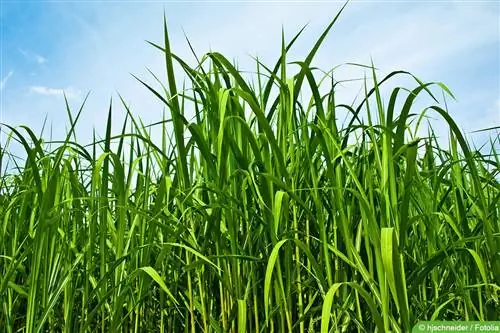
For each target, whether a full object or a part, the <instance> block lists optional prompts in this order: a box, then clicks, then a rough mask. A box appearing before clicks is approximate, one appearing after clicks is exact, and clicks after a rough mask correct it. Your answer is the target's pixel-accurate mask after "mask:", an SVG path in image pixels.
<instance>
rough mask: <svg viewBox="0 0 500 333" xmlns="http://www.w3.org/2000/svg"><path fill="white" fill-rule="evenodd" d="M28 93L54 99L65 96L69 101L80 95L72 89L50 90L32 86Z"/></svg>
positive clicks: (79, 92) (49, 88)
mask: <svg viewBox="0 0 500 333" xmlns="http://www.w3.org/2000/svg"><path fill="white" fill-rule="evenodd" d="M30 92H32V93H35V94H39V95H44V96H54V97H62V96H64V95H65V94H66V97H67V98H69V99H72V98H77V97H79V96H80V95H81V91H79V90H76V89H74V88H72V87H68V88H66V89H61V88H51V87H44V86H32V87H30Z"/></svg>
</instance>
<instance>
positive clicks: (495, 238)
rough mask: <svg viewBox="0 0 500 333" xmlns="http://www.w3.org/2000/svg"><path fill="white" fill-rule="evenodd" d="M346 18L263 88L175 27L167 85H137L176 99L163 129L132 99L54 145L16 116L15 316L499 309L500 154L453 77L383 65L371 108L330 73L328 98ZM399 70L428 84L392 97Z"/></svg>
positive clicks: (10, 258)
mask: <svg viewBox="0 0 500 333" xmlns="http://www.w3.org/2000/svg"><path fill="white" fill-rule="evenodd" d="M339 14H340V13H339ZM337 18H338V15H337V17H336V18H335V19H334V20H333V21H332V23H331V24H330V25H329V26H328V27H327V29H326V30H325V32H324V33H323V34H322V35H321V36H320V38H319V39H318V41H317V42H316V43H315V44H314V46H313V48H312V50H311V52H310V53H309V54H308V56H307V57H306V59H304V60H303V61H302V62H298V63H296V64H297V65H298V71H297V72H296V73H294V74H293V75H289V74H288V71H289V70H290V68H289V67H288V66H287V52H288V51H289V49H290V48H291V47H292V45H293V43H294V42H295V40H296V39H297V37H298V36H299V35H300V33H299V34H298V35H297V36H296V37H295V38H294V39H292V41H291V42H290V43H288V44H286V43H285V42H284V41H283V43H282V53H281V56H280V58H279V59H278V61H277V62H276V63H275V64H274V66H273V67H267V66H265V65H264V64H262V63H260V62H258V61H257V63H256V65H257V68H258V70H257V74H256V79H257V83H256V84H253V83H252V82H250V81H248V80H246V79H245V78H244V77H243V74H242V72H241V71H239V70H238V69H236V68H235V67H234V66H233V64H232V63H231V62H230V61H228V60H227V59H226V58H225V57H224V56H223V55H222V54H219V53H216V52H212V53H207V54H205V55H204V56H203V57H202V58H198V59H199V60H198V63H197V64H196V66H194V67H191V66H189V65H188V64H187V63H186V62H184V61H183V60H182V59H180V58H179V57H177V56H176V55H175V54H174V53H172V51H171V50H170V45H169V39H168V33H167V28H166V24H165V40H164V42H163V43H162V45H157V44H152V45H153V46H154V47H156V48H157V49H158V50H159V51H161V53H162V54H163V56H164V58H165V69H166V74H167V83H166V84H165V85H163V84H161V81H160V80H158V83H159V84H161V88H160V89H155V88H154V87H153V86H152V85H149V84H148V83H146V82H144V81H141V82H142V83H143V84H144V85H145V86H146V88H147V89H150V90H151V92H152V93H153V95H155V96H156V98H159V99H160V100H161V101H162V102H163V103H164V104H165V107H166V109H167V110H168V112H169V116H168V117H164V119H162V120H161V121H160V122H158V123H157V124H155V125H154V126H155V127H158V128H160V129H161V133H162V135H161V138H160V139H159V140H158V141H156V140H155V137H154V136H153V135H151V134H150V133H151V132H150V130H151V127H149V126H145V125H143V124H142V122H141V121H140V119H136V118H135V117H134V116H133V114H132V112H131V110H129V109H128V107H127V105H126V104H125V103H123V101H122V106H123V109H124V110H125V112H126V113H127V118H126V120H125V122H124V123H123V130H122V131H121V132H120V133H118V134H113V133H112V130H111V128H112V107H111V106H110V109H109V116H108V120H107V130H106V135H105V138H104V139H103V140H97V139H95V140H93V142H92V143H91V144H89V145H86V146H84V145H80V144H79V143H78V142H77V140H76V138H74V132H75V126H76V124H77V122H78V118H79V115H80V114H81V112H82V109H80V110H79V111H78V112H77V113H76V116H75V115H74V113H73V112H71V110H70V109H69V107H67V111H68V116H69V123H70V130H69V131H68V134H67V137H66V138H65V140H63V141H62V142H60V143H59V145H58V146H57V147H56V148H54V149H49V148H48V147H49V146H48V145H46V144H43V143H42V141H41V138H39V137H37V136H36V135H35V134H34V133H33V132H32V131H31V130H30V129H29V128H27V127H21V128H14V127H11V126H9V125H4V126H6V127H7V128H9V139H10V140H16V141H18V142H20V143H21V144H22V146H23V147H24V149H25V151H26V154H27V158H26V160H25V161H24V164H23V165H17V164H16V167H15V168H14V171H12V169H8V168H6V165H9V163H10V164H12V163H15V159H13V158H11V155H10V154H9V152H8V146H6V147H4V148H3V150H2V151H1V155H0V164H1V165H3V167H0V170H2V171H1V172H2V174H1V175H0V188H1V194H0V304H1V311H0V327H2V328H3V330H4V331H5V332H9V333H12V332H27V333H32V332H90V331H93V332H193V333H194V332H239V333H243V332H301V333H304V332H325V333H326V332H409V331H410V330H411V327H412V326H413V325H414V324H415V323H416V322H417V321H419V320H431V319H436V320H493V319H498V312H496V311H497V310H498V306H499V304H498V297H499V286H498V281H500V260H499V259H500V258H499V257H500V252H499V251H500V230H499V229H500V227H499V222H498V221H500V211H499V204H498V202H499V197H500V185H499V182H498V172H499V166H500V163H499V158H498V154H497V153H496V152H495V151H494V149H492V153H491V154H490V155H486V154H484V153H481V152H480V151H478V150H474V149H472V148H471V147H470V146H469V144H468V142H467V141H466V139H465V137H464V136H463V134H462V133H461V132H460V130H459V129H458V127H457V125H456V124H455V122H454V121H453V119H452V118H451V117H450V116H449V114H448V112H447V111H446V108H442V107H441V106H439V103H438V102H437V100H436V99H435V98H434V95H433V93H432V91H431V89H434V88H438V89H440V90H441V91H443V92H444V93H445V94H449V95H451V93H450V92H449V90H448V89H447V88H446V86H444V85H443V84H441V83H424V82H421V81H420V80H418V79H417V78H416V77H414V76H413V75H412V74H410V73H407V72H403V71H398V72H393V73H391V74H389V75H388V76H386V77H385V78H383V79H382V80H379V79H378V78H377V76H376V71H375V69H374V67H373V65H372V66H367V68H368V70H369V73H370V76H371V78H370V79H367V80H365V85H364V86H365V94H364V98H363V99H362V101H361V102H359V103H358V104H357V105H347V104H341V103H339V102H338V101H337V97H338V96H337V95H336V89H337V82H335V81H334V79H333V78H332V77H331V76H330V74H327V75H326V76H325V78H326V80H323V82H327V83H329V84H330V86H329V87H327V88H328V89H327V93H321V92H320V84H321V82H322V80H318V79H317V77H316V76H317V75H316V73H314V71H313V68H312V65H311V64H312V60H313V57H314V55H315V53H316V51H317V50H318V48H319V47H320V45H321V43H322V42H323V40H324V38H325V36H326V35H327V33H328V32H329V31H330V30H331V28H332V27H333V25H334V23H335V21H336V20H337ZM174 64H176V66H180V67H181V68H182V69H183V70H184V72H185V74H186V77H187V78H188V80H189V85H188V86H189V87H190V89H178V87H177V86H176V78H175V77H174ZM395 76H409V77H411V78H413V79H414V86H413V87H411V88H409V89H405V88H403V87H398V88H395V89H394V90H392V93H391V94H390V97H389V102H388V104H387V105H384V102H383V96H382V94H381V92H380V88H381V86H382V85H383V84H385V83H386V82H387V81H390V80H391V79H392V78H393V77H395ZM323 79H324V78H323ZM321 87H325V84H324V83H323V84H322V85H321ZM304 91H310V96H311V97H310V99H307V100H305V101H303V100H302V99H300V98H299V96H300V95H301V93H302V92H304ZM422 95H427V96H430V99H433V102H432V105H430V106H429V107H428V108H427V109H426V110H425V111H424V112H427V113H430V112H433V113H434V114H437V115H439V116H440V117H442V118H444V120H445V121H446V123H447V124H448V125H449V129H450V132H449V137H450V146H449V148H443V147H442V146H440V144H439V142H438V140H437V138H436V136H435V135H434V133H433V131H432V129H429V134H428V136H426V137H418V136H417V135H416V134H417V130H418V126H419V125H418V124H419V123H420V122H421V120H422V118H423V117H424V113H414V111H413V110H412V105H413V102H414V100H415V98H416V97H417V96H422ZM434 101H435V104H434ZM398 103H400V104H401V105H402V106H401V108H397V107H396V105H398ZM190 110H191V111H193V112H194V115H195V116H194V117H193V119H192V120H188V119H187V113H188V112H190ZM346 113H347V114H348V118H347V119H348V121H347V123H346V124H345V125H343V126H340V124H339V123H338V122H337V118H338V117H339V114H346ZM363 114H364V115H365V116H364V117H363V116H362V115H363ZM365 118H366V119H365ZM494 144H495V142H493V143H492V148H493V146H494ZM5 170H10V171H5Z"/></svg>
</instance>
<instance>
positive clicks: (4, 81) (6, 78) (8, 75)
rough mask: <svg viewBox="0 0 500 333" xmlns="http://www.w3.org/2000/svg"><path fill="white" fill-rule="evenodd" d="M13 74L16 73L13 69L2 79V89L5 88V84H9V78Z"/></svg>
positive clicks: (0, 83) (0, 82) (0, 89)
mask: <svg viewBox="0 0 500 333" xmlns="http://www.w3.org/2000/svg"><path fill="white" fill-rule="evenodd" d="M12 74H14V72H13V71H10V72H9V73H8V74H7V76H6V77H4V78H3V79H2V81H0V91H2V90H3V88H4V87H5V85H6V84H7V81H8V80H9V78H10V77H11V76H12Z"/></svg>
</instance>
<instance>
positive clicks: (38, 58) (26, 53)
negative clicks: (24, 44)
mask: <svg viewBox="0 0 500 333" xmlns="http://www.w3.org/2000/svg"><path fill="white" fill-rule="evenodd" d="M19 52H21V54H22V55H23V56H24V57H25V58H26V59H27V60H29V61H34V62H36V63H37V64H39V65H43V64H45V63H46V62H47V58H45V57H42V56H41V55H39V54H37V53H34V52H30V51H26V50H22V49H19Z"/></svg>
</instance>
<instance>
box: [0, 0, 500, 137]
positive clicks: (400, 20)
mask: <svg viewBox="0 0 500 333" xmlns="http://www.w3.org/2000/svg"><path fill="white" fill-rule="evenodd" d="M342 4H343V2H335V1H322V2H314V1H313V2H305V1H304V2H285V1H282V2H262V1H261V2H257V1H246V2H236V1H231V2H220V1H190V2H181V1H176V2H167V1H106V2H104V1H9V0H0V22H1V23H0V24H1V61H0V62H1V64H0V65H1V66H0V83H1V85H0V94H1V114H2V120H1V121H2V122H4V123H7V124H10V125H21V124H24V125H28V126H30V127H32V128H33V129H34V130H35V131H37V132H38V131H40V129H41V127H42V124H43V121H44V119H45V116H47V120H48V122H49V123H51V124H52V128H53V133H54V139H60V138H62V137H63V135H64V133H65V128H66V127H67V126H68V121H67V116H66V111H65V106H64V100H63V98H62V94H63V91H64V92H65V93H66V95H67V97H68V99H69V102H70V105H71V107H72V108H74V109H75V110H76V109H77V108H78V107H79V105H80V104H81V103H82V101H83V99H84V97H85V95H86V94H87V93H88V92H90V97H89V100H88V102H87V105H86V107H85V109H84V113H83V116H82V120H81V122H80V123H79V125H78V135H79V137H80V138H81V140H82V142H88V141H89V140H90V138H91V133H92V128H93V127H95V128H96V129H97V131H98V132H100V133H101V134H103V133H104V123H105V118H106V115H107V109H108V105H109V101H110V98H112V97H113V100H114V102H118V98H117V92H119V93H120V94H121V95H123V96H124V98H125V99H126V101H127V102H128V103H130V107H131V109H132V111H133V112H134V114H136V115H139V116H141V117H142V118H143V119H144V121H145V122H146V123H148V122H154V121H157V120H160V118H161V114H162V108H161V105H159V104H158V103H157V101H156V99H155V97H154V96H152V94H151V93H150V92H149V91H147V89H146V88H144V87H143V86H142V85H141V84H140V83H139V82H137V81H136V80H135V79H134V78H133V77H132V76H131V75H130V74H131V73H132V74H135V75H136V76H138V77H140V78H142V79H144V80H146V81H148V82H151V83H153V82H154V79H153V78H152V77H151V75H150V74H149V73H148V72H147V70H146V68H149V69H151V70H152V71H153V72H155V73H158V74H159V75H160V76H161V75H162V73H163V72H164V70H163V68H164V67H163V58H162V55H161V53H159V52H158V51H157V50H155V49H154V48H153V47H151V46H149V45H148V44H147V43H146V42H145V41H146V40H150V41H153V42H158V43H161V41H162V34H163V31H162V24H163V22H162V20H163V12H165V13H166V16H167V21H168V27H169V32H170V36H171V46H172V49H173V51H174V53H177V54H178V55H180V56H181V57H183V58H185V59H187V60H188V62H190V63H191V64H194V62H193V61H192V60H193V58H192V56H191V54H190V51H189V47H188V45H187V43H186V40H185V36H184V34H186V35H187V37H188V38H189V40H190V41H191V43H192V45H193V46H194V48H195V50H196V52H197V53H198V54H199V55H202V54H203V53H205V52H208V51H210V50H212V51H218V52H221V53H223V54H224V55H225V56H226V57H228V58H229V59H231V60H233V59H234V60H236V61H237V62H238V64H239V65H240V67H241V68H242V69H246V70H255V65H254V61H253V60H252V56H259V58H261V59H262V60H263V62H264V63H267V64H273V63H274V61H275V60H276V59H277V57H278V55H279V53H280V47H281V45H280V39H281V28H282V27H284V30H285V36H286V38H287V39H288V40H289V39H291V38H292V37H293V36H294V35H295V34H296V33H297V32H298V31H299V29H300V28H301V27H302V26H304V25H305V24H308V26H307V28H306V30H305V32H304V33H303V35H302V36H301V38H300V39H299V41H298V42H297V43H296V45H295V48H294V49H293V52H292V53H291V56H290V58H289V60H290V61H292V60H300V59H301V57H303V56H304V55H305V54H307V52H308V51H309V50H310V48H311V47H312V45H313V44H314V42H315V41H316V39H317V37H318V36H319V35H320V34H321V32H322V31H323V29H324V28H325V27H326V26H327V24H328V23H329V22H330V21H331V20H332V19H333V17H334V16H335V15H336V13H337V12H338V10H339V9H340V7H341V6H342ZM499 8H500V5H499V2H498V1H356V0H353V1H351V2H350V3H349V4H348V5H347V7H346V9H345V11H344V12H343V14H342V15H341V17H340V19H339V21H338V23H337V24H336V26H335V27H334V28H333V30H332V31H331V33H330V35H329V36H328V38H327V39H326V40H325V41H324V44H323V46H322V48H321V49H320V51H319V52H318V54H317V57H316V58H315V61H314V62H313V63H314V64H315V65H316V66H318V67H320V68H322V69H325V70H328V69H331V68H333V67H334V66H336V65H340V64H343V63H346V62H358V63H364V64H369V63H370V58H372V59H373V61H374V64H375V66H376V67H377V68H379V69H380V73H379V77H382V76H383V75H384V74H387V73H389V72H391V71H393V70H407V71H409V72H411V73H413V74H414V75H416V76H417V77H419V78H420V79H422V80H423V81H441V82H443V83H445V84H446V85H447V86H448V87H449V88H450V89H451V90H452V91H453V93H454V94H455V96H456V98H457V101H456V102H455V101H449V105H448V107H449V110H450V113H451V115H452V116H453V117H454V118H455V120H456V121H457V123H458V124H459V126H460V127H461V128H462V129H463V130H464V131H465V132H466V133H468V136H469V138H470V139H472V140H474V142H476V143H477V144H481V143H483V142H484V141H485V140H487V138H488V136H490V137H496V136H497V135H498V131H490V132H488V133H481V134H469V133H470V132H472V131H474V130H479V129H482V128H487V127H493V126H499V125H500V98H499V95H500V74H499V72H500V23H499V17H500V10H499ZM337 73H338V74H337V75H338V78H340V79H342V78H343V79H347V78H356V77H362V75H363V72H362V71H361V72H360V69H353V68H352V67H348V66H343V67H341V68H340V69H339V70H338V71H337ZM161 77H164V76H161ZM408 82H410V81H408ZM406 86H407V87H408V88H412V87H414V84H412V83H410V85H409V86H408V85H406ZM359 87H360V83H357V85H356V89H354V88H352V89H351V90H349V89H350V88H349V87H347V89H346V92H345V93H344V95H343V97H344V98H345V100H341V102H343V103H347V104H350V103H351V102H352V97H353V96H354V93H353V91H354V92H357V90H358V89H359ZM389 92H390V91H386V95H385V99H386V101H388V99H389ZM427 102H430V100H428V101H427ZM116 105H117V107H116V108H115V115H116V119H117V120H119V119H123V118H122V117H120V115H123V108H121V107H120V106H119V103H116ZM425 105H428V103H426V104H425ZM435 117H436V118H438V116H437V115H435ZM117 125H120V124H117ZM435 126H436V127H437V129H438V131H439V132H440V134H441V135H443V136H446V132H445V131H444V130H443V129H444V127H443V124H442V123H440V122H439V121H436V125H435ZM119 127H120V126H117V127H116V128H119ZM5 130H6V129H5V127H3V128H2V131H5ZM46 134H48V132H47V131H46ZM3 139H4V140H5V135H4V138H3Z"/></svg>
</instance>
